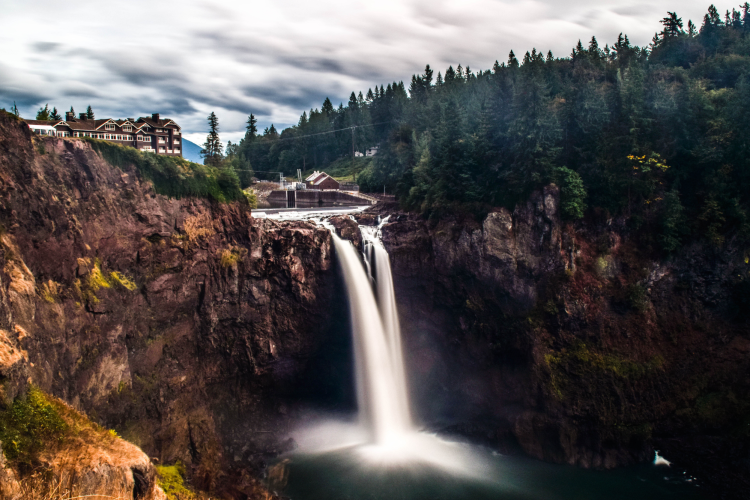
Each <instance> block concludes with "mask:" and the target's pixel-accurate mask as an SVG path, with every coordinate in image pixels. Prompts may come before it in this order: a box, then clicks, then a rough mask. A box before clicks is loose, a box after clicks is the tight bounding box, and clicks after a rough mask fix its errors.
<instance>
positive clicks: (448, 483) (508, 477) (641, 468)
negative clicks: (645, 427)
mask: <svg viewBox="0 0 750 500" xmlns="http://www.w3.org/2000/svg"><path fill="white" fill-rule="evenodd" d="M458 446H460V447H461V449H458V450H457V454H458V455H465V454H466V453H470V454H471V456H472V457H473V458H472V459H471V460H470V461H469V465H468V469H460V470H452V467H451V466H449V467H447V468H446V467H442V466H440V465H439V464H431V463H428V462H425V461H419V460H416V461H409V462H405V463H402V464H398V463H395V464H390V465H389V464H387V463H374V462H372V461H370V460H364V459H363V457H362V454H361V453H360V451H361V449H360V447H357V446H351V447H346V448H342V449H338V450H333V451H328V452H323V453H315V454H305V453H297V454H291V455H289V456H287V457H285V458H284V460H283V462H281V463H280V465H278V466H277V468H276V469H275V472H276V475H277V476H278V477H276V479H275V481H276V484H274V483H273V481H272V483H271V486H272V487H273V488H274V489H276V490H277V491H278V492H279V493H280V494H282V495H283V496H285V497H288V498H290V499H292V500H350V499H351V500H355V499H356V500H422V499H424V500H428V499H429V500H464V499H465V500H490V499H491V500H522V499H523V500H536V499H539V500H542V499H543V500H600V499H601V500H650V499H654V500H657V499H658V500H667V499H681V500H683V499H684V500H691V499H696V500H697V499H701V498H704V497H703V496H702V495H701V487H700V485H699V484H698V483H697V482H696V481H695V480H693V479H692V478H690V477H689V476H688V475H687V474H684V473H683V471H681V470H677V469H676V468H675V467H674V466H671V467H668V466H663V465H662V466H656V465H652V464H642V465H638V466H633V467H625V468H619V469H615V470H607V471H600V470H587V469H581V468H577V467H573V466H565V465H555V464H548V463H544V462H540V461H537V460H533V459H529V458H524V457H513V456H503V455H498V454H496V453H493V452H491V451H490V450H486V449H484V448H481V447H476V446H471V445H465V444H462V445H458ZM463 459H464V458H463V457H461V458H460V460H463ZM280 468H283V474H279V472H280V471H279V469H280ZM473 468H475V470H472V469H473ZM272 472H274V471H273V470H272ZM280 476H283V479H282V480H279V477H280Z"/></svg>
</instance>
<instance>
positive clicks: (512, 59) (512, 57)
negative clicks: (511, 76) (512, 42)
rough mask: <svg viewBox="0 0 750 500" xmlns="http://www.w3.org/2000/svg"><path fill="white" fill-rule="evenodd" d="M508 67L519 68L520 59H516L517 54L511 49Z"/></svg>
mask: <svg viewBox="0 0 750 500" xmlns="http://www.w3.org/2000/svg"><path fill="white" fill-rule="evenodd" d="M508 67H509V68H517V67H518V59H516V55H515V54H514V53H513V51H512V50H511V51H510V54H508Z"/></svg>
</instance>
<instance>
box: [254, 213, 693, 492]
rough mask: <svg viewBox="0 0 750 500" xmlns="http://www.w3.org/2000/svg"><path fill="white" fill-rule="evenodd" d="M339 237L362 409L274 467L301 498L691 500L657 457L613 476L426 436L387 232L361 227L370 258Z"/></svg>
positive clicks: (283, 485) (275, 484) (313, 434)
mask: <svg viewBox="0 0 750 500" xmlns="http://www.w3.org/2000/svg"><path fill="white" fill-rule="evenodd" d="M319 221H320V222H321V223H322V224H323V225H325V226H326V227H328V228H329V229H331V231H332V233H333V242H334V247H335V249H336V254H337V258H338V261H339V264H340V265H341V268H342V271H343V275H344V281H345V285H346V289H347V295H348V298H349V309H350V316H351V327H352V339H353V347H354V358H355V368H356V369H355V372H356V374H355V378H356V387H357V406H358V408H359V414H358V416H357V418H356V419H355V420H356V421H354V422H353V423H347V422H338V421H324V422H322V423H320V424H318V425H315V426H310V427H307V428H304V429H300V430H298V432H296V433H294V434H293V436H292V437H293V438H294V439H295V441H296V442H297V443H298V448H297V449H296V450H295V451H294V452H293V453H290V454H287V455H285V456H282V457H280V458H279V460H278V461H277V462H276V463H275V464H273V465H272V466H271V467H270V468H269V473H268V486H269V488H270V489H271V490H272V491H276V492H277V493H278V494H280V495H282V496H283V497H286V498H290V499H292V500H350V499H351V500H355V499H356V500H359V499H363V500H423V499H424V500H464V499H466V500H485V499H486V500H502V499H506V500H521V499H524V500H535V499H538V500H574V499H575V500H585V499H591V500H599V499H601V500H605V499H606V500H618V499H622V500H651V499H654V500H665V499H670V498H674V499H681V500H683V499H684V500H691V499H699V498H703V497H702V495H701V494H700V493H701V492H700V486H699V485H698V484H697V483H696V482H695V480H694V479H693V478H691V477H689V476H687V474H685V473H684V472H682V471H679V470H676V469H675V468H673V467H671V466H669V465H668V462H666V461H665V460H664V459H661V460H659V458H661V457H659V456H658V455H657V456H656V457H655V458H656V459H655V463H654V464H641V465H638V466H633V467H624V468H619V469H614V470H609V471H599V470H587V469H581V468H577V467H573V466H564V465H555V464H549V463H544V462H541V461H537V460H533V459H530V458H524V457H517V456H504V455H501V454H498V453H496V452H493V451H492V450H489V449H487V448H484V447H482V446H477V445H472V444H469V443H465V442H461V441H457V440H449V439H446V438H443V437H440V436H438V435H435V434H429V433H426V432H420V431H419V430H417V429H416V427H415V426H414V424H413V422H412V419H411V415H410V409H409V400H408V387H407V384H406V377H405V374H404V372H405V369H404V368H405V367H404V365H403V356H402V352H401V349H402V347H401V332H400V325H399V321H398V311H397V300H396V297H395V293H394V288H393V282H392V276H391V269H390V261H389V257H388V253H387V251H386V250H385V248H384V247H383V245H382V242H381V240H380V227H381V226H382V224H384V223H386V222H387V218H386V219H385V220H384V221H382V223H381V225H380V226H378V227H377V228H372V227H369V228H365V227H360V230H361V233H362V239H363V242H364V244H365V251H364V255H362V256H361V257H360V256H359V255H357V253H356V251H355V250H354V247H353V246H352V245H351V244H350V243H349V242H347V241H343V240H341V239H340V238H339V237H338V236H336V234H335V231H334V230H333V228H332V227H331V226H330V225H329V224H327V223H326V222H325V221H324V220H319Z"/></svg>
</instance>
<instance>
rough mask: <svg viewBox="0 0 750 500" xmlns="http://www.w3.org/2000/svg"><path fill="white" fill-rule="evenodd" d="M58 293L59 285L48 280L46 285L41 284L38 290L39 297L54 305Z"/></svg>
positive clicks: (57, 298) (58, 295)
mask: <svg viewBox="0 0 750 500" xmlns="http://www.w3.org/2000/svg"><path fill="white" fill-rule="evenodd" d="M60 291H61V287H60V284H59V283H57V282H55V281H52V280H49V281H48V282H47V283H43V284H42V287H41V289H40V290H39V295H41V297H42V298H43V299H44V301H45V302H49V303H50V304H54V303H56V302H57V301H58V300H59V298H60Z"/></svg>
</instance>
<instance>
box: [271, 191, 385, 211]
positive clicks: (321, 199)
mask: <svg viewBox="0 0 750 500" xmlns="http://www.w3.org/2000/svg"><path fill="white" fill-rule="evenodd" d="M268 202H269V203H270V204H271V206H272V207H275V208H304V207H322V206H328V207H330V206H337V205H339V206H347V205H348V206H352V205H374V204H375V203H376V202H377V200H376V199H375V198H373V197H372V196H368V195H364V194H361V193H350V192H345V191H338V190H330V191H318V190H312V189H310V190H307V189H300V190H296V191H295V190H288V191H287V190H276V191H271V194H270V195H268Z"/></svg>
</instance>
